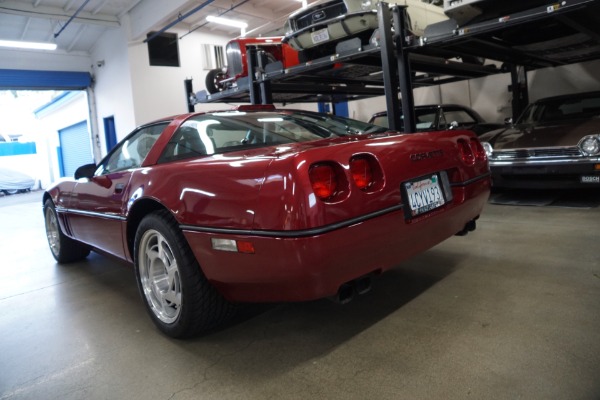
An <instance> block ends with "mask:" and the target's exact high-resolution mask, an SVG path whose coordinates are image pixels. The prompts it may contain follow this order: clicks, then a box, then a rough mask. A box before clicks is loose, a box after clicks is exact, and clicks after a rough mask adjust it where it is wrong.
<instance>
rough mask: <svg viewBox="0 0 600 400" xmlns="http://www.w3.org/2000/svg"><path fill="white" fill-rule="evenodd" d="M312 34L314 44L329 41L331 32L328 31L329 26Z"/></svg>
mask: <svg viewBox="0 0 600 400" xmlns="http://www.w3.org/2000/svg"><path fill="white" fill-rule="evenodd" d="M310 35H311V37H312V41H313V44H317V43H322V42H327V41H328V40H329V32H327V28H325V29H319V30H318V31H314V32H313V33H311V34H310Z"/></svg>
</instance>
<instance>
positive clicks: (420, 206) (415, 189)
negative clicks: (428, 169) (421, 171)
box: [404, 174, 446, 217]
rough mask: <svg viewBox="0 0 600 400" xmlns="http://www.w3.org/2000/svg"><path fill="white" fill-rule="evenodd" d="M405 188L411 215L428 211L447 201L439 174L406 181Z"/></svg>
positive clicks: (414, 215)
mask: <svg viewBox="0 0 600 400" xmlns="http://www.w3.org/2000/svg"><path fill="white" fill-rule="evenodd" d="M404 190H405V193H406V197H407V200H408V206H409V207H410V215H411V216H412V217H416V216H417V215H420V214H423V213H426V212H428V211H431V210H433V209H435V208H438V207H441V206H443V205H444V203H445V202H446V201H445V199H444V194H443V193H442V186H441V185H440V178H439V176H438V175H437V174H434V175H431V176H428V177H426V178H422V179H419V180H416V181H412V182H405V183H404Z"/></svg>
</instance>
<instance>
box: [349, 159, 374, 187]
mask: <svg viewBox="0 0 600 400" xmlns="http://www.w3.org/2000/svg"><path fill="white" fill-rule="evenodd" d="M350 173H351V174H352V179H353V180H354V184H355V185H356V187H358V188H359V189H360V190H366V189H368V188H369V187H370V186H371V185H373V170H372V169H371V165H370V164H369V160H367V159H366V158H365V157H353V158H352V159H351V160H350Z"/></svg>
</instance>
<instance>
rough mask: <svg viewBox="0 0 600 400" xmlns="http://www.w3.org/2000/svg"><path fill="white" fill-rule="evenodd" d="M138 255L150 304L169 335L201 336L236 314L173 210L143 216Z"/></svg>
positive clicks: (138, 276) (139, 274)
mask: <svg viewBox="0 0 600 400" xmlns="http://www.w3.org/2000/svg"><path fill="white" fill-rule="evenodd" d="M134 261H135V275H136V279H137V284H138V289H139V291H140V294H141V296H142V299H143V301H144V305H145V306H146V309H147V311H148V313H149V314H150V318H151V319H152V321H153V322H154V324H155V325H156V326H157V327H158V329H160V330H161V331H162V332H163V333H165V334H166V335H168V336H171V337H174V338H183V337H190V336H195V335H198V334H200V333H202V332H205V331H207V330H209V329H212V328H215V327H217V326H219V325H220V324H222V323H224V322H225V321H226V320H227V319H228V318H229V317H230V316H231V315H232V314H233V305H232V304H230V303H229V302H227V301H226V300H225V299H224V298H223V297H222V296H221V294H220V293H219V292H217V290H216V289H215V288H214V287H213V286H212V285H211V284H210V282H208V280H207V279H206V277H205V276H204V274H203V273H202V270H201V269H200V265H199V264H198V261H197V260H196V258H195V256H194V254H193V252H192V250H191V249H190V247H189V245H188V243H187V241H186V240H185V237H184V236H183V234H182V233H181V230H180V229H179V227H178V225H177V222H176V221H175V220H174V218H173V217H172V216H171V214H169V212H167V211H164V210H163V211H157V212H153V213H151V214H149V215H148V216H146V217H145V218H144V219H143V220H142V222H141V223H140V226H139V227H138V230H137V233H136V236H135V244H134Z"/></svg>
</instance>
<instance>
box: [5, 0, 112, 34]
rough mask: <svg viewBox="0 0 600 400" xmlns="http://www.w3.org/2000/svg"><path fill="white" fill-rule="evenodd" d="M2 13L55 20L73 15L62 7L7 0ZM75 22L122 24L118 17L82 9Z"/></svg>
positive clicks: (62, 19) (108, 25) (65, 19)
mask: <svg viewBox="0 0 600 400" xmlns="http://www.w3.org/2000/svg"><path fill="white" fill-rule="evenodd" d="M0 13H4V14H12V15H20V16H24V17H32V18H43V19H48V20H54V21H68V20H69V19H70V18H71V17H72V15H71V14H70V13H67V12H66V11H65V10H64V9H62V8H60V7H52V6H44V5H40V6H37V7H35V5H34V4H31V3H29V2H22V1H15V0H6V1H1V2H0ZM73 22H77V23H80V24H92V25H101V26H105V27H109V28H118V27H119V26H120V25H121V24H120V23H119V20H118V19H117V18H116V17H113V16H109V15H103V14H97V15H93V14H92V13H89V12H85V11H82V12H80V13H79V14H78V15H77V17H76V18H74V19H73Z"/></svg>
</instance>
